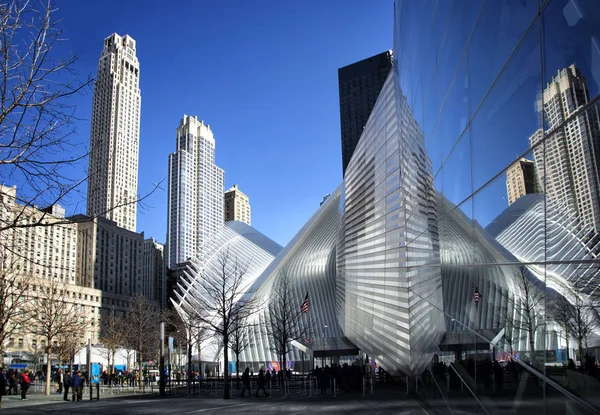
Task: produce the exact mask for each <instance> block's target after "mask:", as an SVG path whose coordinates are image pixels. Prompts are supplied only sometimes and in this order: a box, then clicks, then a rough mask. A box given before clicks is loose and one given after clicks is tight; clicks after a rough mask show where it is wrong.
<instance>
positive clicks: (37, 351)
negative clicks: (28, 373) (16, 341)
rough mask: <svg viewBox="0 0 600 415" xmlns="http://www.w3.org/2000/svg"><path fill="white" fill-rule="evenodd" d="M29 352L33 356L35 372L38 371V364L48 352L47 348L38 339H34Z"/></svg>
mask: <svg viewBox="0 0 600 415" xmlns="http://www.w3.org/2000/svg"><path fill="white" fill-rule="evenodd" d="M28 352H29V354H31V356H32V358H33V372H34V373H37V365H38V364H39V362H40V357H42V356H44V353H46V348H45V347H43V346H42V345H41V344H40V342H39V341H38V339H33V340H32V341H31V343H29V349H28Z"/></svg>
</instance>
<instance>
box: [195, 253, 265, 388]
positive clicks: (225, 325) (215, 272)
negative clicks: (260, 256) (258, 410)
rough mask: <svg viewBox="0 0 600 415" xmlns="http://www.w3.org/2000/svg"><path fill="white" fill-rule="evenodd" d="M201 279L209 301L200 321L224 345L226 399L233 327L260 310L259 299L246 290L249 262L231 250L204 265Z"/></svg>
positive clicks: (205, 295) (201, 304) (202, 290)
mask: <svg viewBox="0 0 600 415" xmlns="http://www.w3.org/2000/svg"><path fill="white" fill-rule="evenodd" d="M204 272H205V274H204V275H202V280H201V282H200V287H199V291H200V295H202V296H204V297H205V299H206V301H203V302H202V303H200V301H198V306H199V307H201V308H202V310H201V312H199V313H198V317H199V319H200V322H201V323H202V324H203V325H204V326H205V327H206V328H207V329H208V330H209V331H211V332H212V333H214V334H215V336H217V337H218V341H219V342H220V343H221V344H222V345H223V358H224V362H225V364H224V369H223V376H224V380H225V383H224V388H223V399H229V382H228V380H229V367H228V364H227V362H228V361H229V350H228V345H229V344H230V337H231V334H232V328H233V327H234V325H235V322H236V320H238V319H239V320H245V319H247V318H248V317H249V316H251V315H253V314H254V313H256V312H257V311H258V307H259V305H258V303H257V301H256V300H255V299H251V298H250V295H249V293H246V287H245V284H244V282H245V281H244V276H245V275H246V272H247V265H246V264H243V263H240V262H239V260H238V259H237V258H232V257H231V256H230V254H229V251H223V252H221V253H219V254H218V258H217V265H216V266H215V269H211V270H207V269H204Z"/></svg>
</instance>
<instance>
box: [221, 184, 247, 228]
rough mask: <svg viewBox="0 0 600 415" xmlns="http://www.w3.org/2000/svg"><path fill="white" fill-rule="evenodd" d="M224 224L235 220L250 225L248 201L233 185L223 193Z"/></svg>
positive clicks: (236, 186) (235, 185)
mask: <svg viewBox="0 0 600 415" xmlns="http://www.w3.org/2000/svg"><path fill="white" fill-rule="evenodd" d="M224 200H225V222H228V221H230V220H237V221H240V222H244V223H245V224H246V225H250V224H251V223H250V199H249V198H248V196H246V195H245V194H244V193H242V191H241V190H240V189H238V185H237V184H234V185H233V187H232V188H230V189H228V190H226V191H225V199H224Z"/></svg>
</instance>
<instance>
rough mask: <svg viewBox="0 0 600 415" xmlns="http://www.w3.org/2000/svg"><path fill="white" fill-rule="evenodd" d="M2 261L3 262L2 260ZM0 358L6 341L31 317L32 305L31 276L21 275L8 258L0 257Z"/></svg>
mask: <svg viewBox="0 0 600 415" xmlns="http://www.w3.org/2000/svg"><path fill="white" fill-rule="evenodd" d="M3 259H4V260H3ZM0 261H2V262H1V263H0V267H1V268H0V356H2V354H3V353H4V351H5V350H4V349H5V347H6V343H7V341H8V339H10V338H11V337H13V335H14V334H15V332H17V331H20V330H22V328H23V327H25V326H26V323H27V322H28V320H29V319H30V318H31V316H32V313H31V311H32V303H31V302H30V300H29V299H28V293H29V289H30V288H31V281H32V276H31V275H30V274H26V275H23V274H22V273H21V272H20V270H18V269H16V268H17V267H18V266H19V265H16V264H15V263H14V262H13V261H11V260H10V259H8V258H6V257H5V258H2V257H1V256H0Z"/></svg>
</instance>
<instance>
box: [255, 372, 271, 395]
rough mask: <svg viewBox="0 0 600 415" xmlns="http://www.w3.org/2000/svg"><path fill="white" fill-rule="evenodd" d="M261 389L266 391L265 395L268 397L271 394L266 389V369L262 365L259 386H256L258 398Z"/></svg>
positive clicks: (259, 373)
mask: <svg viewBox="0 0 600 415" xmlns="http://www.w3.org/2000/svg"><path fill="white" fill-rule="evenodd" d="M261 389H262V390H263V392H264V393H265V396H267V397H268V396H269V394H268V393H267V391H266V389H265V371H264V370H263V368H262V367H261V368H260V370H259V371H258V388H256V397H257V398H258V393H259V392H260V390H261Z"/></svg>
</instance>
